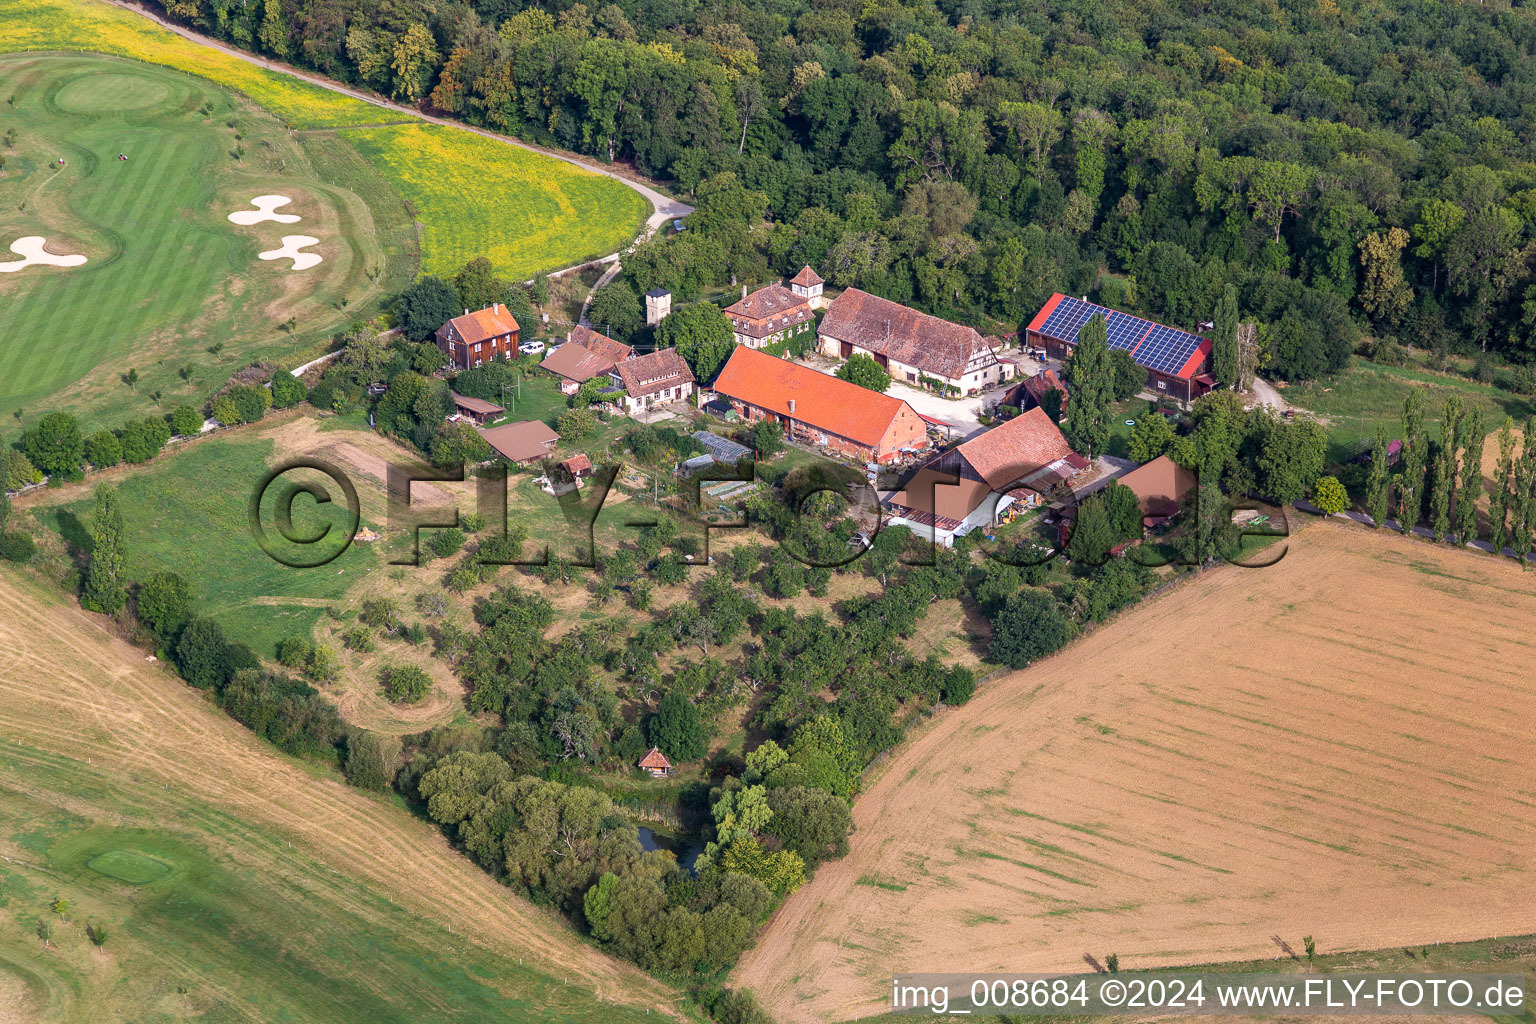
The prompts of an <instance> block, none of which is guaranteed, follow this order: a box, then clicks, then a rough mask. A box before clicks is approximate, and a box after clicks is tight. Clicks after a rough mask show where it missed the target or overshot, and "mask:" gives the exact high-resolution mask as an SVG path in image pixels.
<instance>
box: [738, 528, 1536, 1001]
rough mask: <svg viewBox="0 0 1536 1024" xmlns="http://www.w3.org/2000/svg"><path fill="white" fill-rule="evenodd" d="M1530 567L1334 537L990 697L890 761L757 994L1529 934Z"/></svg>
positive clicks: (1088, 644) (788, 925) (1533, 603)
mask: <svg viewBox="0 0 1536 1024" xmlns="http://www.w3.org/2000/svg"><path fill="white" fill-rule="evenodd" d="M1533 621H1536V576H1533V575H1530V574H1525V575H1522V574H1521V572H1520V571H1519V569H1518V568H1517V567H1516V566H1514V565H1512V564H1508V563H1500V562H1497V561H1495V560H1494V559H1492V558H1488V557H1482V556H1478V555H1474V554H1471V553H1466V552H1460V551H1456V550H1452V549H1449V548H1436V547H1433V546H1431V545H1428V544H1425V543H1422V542H1415V541H1410V540H1406V539H1404V538H1402V537H1399V536H1396V535H1391V536H1387V535H1382V534H1376V533H1373V532H1371V531H1368V530H1363V529H1359V528H1353V527H1342V526H1333V525H1331V524H1314V525H1310V526H1308V527H1307V528H1306V531H1305V533H1304V534H1303V535H1302V536H1300V537H1297V538H1293V539H1292V540H1291V542H1290V553H1289V555H1288V556H1287V557H1286V558H1285V559H1284V560H1283V561H1281V563H1280V564H1279V565H1278V566H1276V567H1274V568H1270V569H1264V570H1248V571H1244V570H1238V569H1231V568H1223V569H1219V570H1214V571H1213V572H1212V573H1210V574H1208V576H1207V577H1206V578H1204V579H1200V580H1196V581H1193V582H1192V583H1191V584H1189V585H1187V586H1184V587H1182V588H1180V589H1178V590H1175V591H1174V592H1172V593H1171V594H1169V595H1167V596H1165V597H1163V598H1161V599H1158V600H1155V601H1152V602H1149V603H1147V604H1145V605H1142V606H1140V607H1138V608H1136V609H1134V610H1133V611H1131V612H1130V613H1129V614H1128V615H1126V616H1125V617H1124V618H1122V619H1121V620H1120V621H1118V622H1115V623H1113V624H1111V625H1110V626H1108V627H1107V628H1104V629H1102V630H1100V631H1098V632H1096V633H1095V634H1093V635H1092V636H1090V637H1088V638H1086V639H1085V640H1084V641H1083V642H1082V643H1079V644H1076V645H1073V646H1072V647H1070V648H1068V649H1067V650H1066V651H1064V652H1063V653H1061V654H1060V655H1058V656H1056V657H1054V658H1052V659H1050V660H1048V661H1046V662H1043V663H1041V664H1039V665H1037V666H1034V667H1032V668H1030V669H1028V670H1026V671H1023V672H1019V673H1016V674H1014V675H1012V676H1010V677H1007V678H1005V679H1002V680H999V681H997V682H995V683H992V684H990V685H989V686H987V687H985V688H983V689H982V690H981V691H980V692H979V693H978V695H977V696H976V698H975V699H973V700H972V701H971V702H970V703H969V704H968V705H966V706H965V707H964V708H963V709H959V710H957V711H954V712H951V713H948V714H945V715H944V716H942V717H941V718H940V719H939V720H938V721H937V722H936V723H934V724H933V725H932V726H931V727H930V728H929V729H928V730H927V731H926V732H924V733H923V734H922V735H920V736H918V737H917V738H915V739H914V740H912V741H911V742H910V743H909V744H908V745H907V746H906V747H905V748H904V749H902V750H901V751H899V752H898V753H897V754H896V755H895V756H894V757H892V758H891V759H890V760H889V761H888V762H887V763H886V764H885V765H884V766H883V767H882V769H881V770H880V771H879V774H878V778H876V779H875V780H874V781H873V782H872V783H870V784H869V785H868V786H867V792H866V793H865V794H864V795H863V796H861V797H860V798H859V799H858V802H857V804H856V806H855V808H854V819H855V822H856V824H857V826H858V831H857V833H855V835H854V837H853V850H852V853H851V854H850V856H849V857H847V858H846V859H844V860H843V861H840V862H835V863H832V864H828V865H826V866H824V867H823V868H822V869H821V871H820V872H819V873H818V875H817V877H816V879H815V880H814V882H813V883H812V884H810V885H808V886H807V887H806V888H805V889H803V890H801V891H800V892H799V893H797V894H796V895H795V896H793V897H791V899H790V901H789V902H788V904H787V905H786V906H785V908H784V909H783V910H782V911H781V912H780V914H779V916H778V918H777V919H776V920H775V921H773V922H772V924H771V925H770V926H769V929H768V931H767V933H766V935H765V936H764V938H763V940H762V941H761V942H760V943H759V945H758V946H757V948H756V949H755V950H753V951H752V952H750V953H749V954H748V955H747V957H746V958H745V959H744V960H743V962H742V965H741V966H740V968H739V969H738V971H737V973H736V980H737V981H739V982H741V983H744V984H746V985H749V986H751V987H752V988H753V989H754V990H755V991H756V992H757V994H758V995H759V997H760V998H761V999H763V1001H764V1002H765V1004H766V1005H767V1006H768V1007H769V1009H770V1010H771V1011H772V1012H773V1013H774V1014H775V1015H776V1016H777V1017H778V1018H779V1019H780V1020H782V1021H807V1022H809V1021H824V1020H847V1019H850V1018H854V1017H862V1016H867V1015H869V1014H872V1013H876V1012H879V1011H880V1010H881V1009H882V1008H883V1005H884V1003H883V999H884V998H886V997H887V987H888V985H889V978H890V976H891V974H892V973H894V972H902V971H963V970H997V969H1009V970H1024V971H1027V970H1056V969H1072V970H1083V969H1084V966H1085V965H1084V960H1083V957H1084V954H1085V953H1091V954H1093V955H1095V956H1096V957H1097V958H1098V959H1099V960H1100V961H1102V960H1103V959H1104V957H1105V955H1106V954H1108V953H1111V952H1114V953H1118V954H1119V956H1120V958H1121V962H1122V964H1123V965H1124V966H1126V967H1149V966H1154V965H1177V964H1188V963H1204V962H1213V961H1225V960H1234V959H1250V958H1263V957H1268V956H1275V955H1278V950H1277V943H1276V937H1278V938H1279V939H1281V940H1283V941H1286V942H1288V943H1289V944H1290V945H1291V946H1292V947H1295V948H1297V949H1299V948H1300V947H1301V937H1302V936H1303V935H1307V934H1311V935H1314V936H1316V938H1317V942H1318V946H1319V948H1320V949H1322V950H1327V951H1337V950H1344V949H1371V948H1382V947H1392V946H1398V945H1402V944H1408V943H1414V944H1418V943H1434V942H1436V941H1451V940H1461V939H1472V938H1479V937H1485V936H1490V935H1496V934H1516V933H1523V932H1529V931H1531V930H1532V927H1533V923H1536V915H1533V912H1532V908H1531V904H1530V901H1529V900H1528V899H1526V898H1522V897H1520V896H1518V895H1517V894H1519V893H1526V894H1529V893H1530V892H1531V891H1532V878H1531V868H1532V867H1533V866H1536V783H1533V781H1532V780H1533V778H1536V744H1533V742H1532V740H1533V739H1536V727H1533V725H1532V721H1533V719H1532V712H1531V708H1532V687H1533V684H1532V682H1531V679H1532V672H1531V669H1530V666H1531V663H1532V653H1533V652H1532V646H1533V644H1532V640H1531V623H1532V622H1533Z"/></svg>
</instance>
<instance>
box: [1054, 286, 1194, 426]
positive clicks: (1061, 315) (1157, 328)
mask: <svg viewBox="0 0 1536 1024" xmlns="http://www.w3.org/2000/svg"><path fill="white" fill-rule="evenodd" d="M1095 314H1098V315H1101V316H1103V317H1104V321H1105V326H1106V327H1107V328H1108V331H1109V347H1110V348H1112V349H1121V350H1123V351H1126V352H1129V353H1130V354H1131V358H1132V359H1134V360H1136V364H1137V365H1138V366H1140V367H1141V368H1142V369H1144V370H1146V371H1147V390H1148V391H1151V392H1153V393H1154V394H1159V395H1169V396H1171V397H1173V398H1176V399H1178V400H1179V401H1181V402H1193V401H1194V400H1195V399H1197V398H1199V397H1200V396H1201V395H1203V394H1205V393H1206V392H1207V391H1209V390H1211V388H1213V387H1215V385H1216V382H1215V380H1214V379H1213V378H1212V377H1211V376H1210V373H1209V370H1210V364H1211V342H1210V339H1208V338H1202V337H1199V336H1198V335H1195V334H1191V333H1189V332H1188V331H1181V330H1179V329H1178V328H1176V327H1165V326H1163V325H1162V324H1159V323H1153V322H1152V321H1151V320H1143V319H1142V318H1141V317H1139V316H1132V315H1130V314H1129V313H1122V312H1120V311H1119V310H1115V309H1106V308H1105V307H1103V306H1096V305H1094V304H1093V303H1091V302H1087V301H1085V300H1083V299H1074V298H1072V297H1071V296H1070V295H1062V294H1061V293H1060V292H1057V293H1056V294H1055V295H1052V296H1051V297H1050V299H1049V300H1048V301H1047V302H1046V304H1045V305H1044V306H1041V307H1040V312H1038V313H1036V314H1035V318H1034V319H1033V320H1031V321H1030V322H1029V326H1028V327H1026V328H1025V329H1024V337H1025V343H1026V344H1027V345H1028V346H1030V347H1032V348H1043V349H1045V351H1046V354H1047V355H1049V356H1050V357H1051V358H1053V359H1065V358H1067V355H1068V353H1070V352H1071V351H1072V347H1073V346H1074V345H1076V344H1077V334H1078V331H1080V330H1082V328H1083V324H1085V323H1087V322H1088V321H1089V320H1090V319H1091V318H1092V317H1093V316H1094V315H1095Z"/></svg>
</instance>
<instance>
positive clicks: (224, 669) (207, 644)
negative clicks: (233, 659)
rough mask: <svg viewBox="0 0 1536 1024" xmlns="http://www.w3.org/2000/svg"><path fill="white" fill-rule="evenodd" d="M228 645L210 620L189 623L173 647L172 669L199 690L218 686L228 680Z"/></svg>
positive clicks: (219, 629) (218, 628)
mask: <svg viewBox="0 0 1536 1024" xmlns="http://www.w3.org/2000/svg"><path fill="white" fill-rule="evenodd" d="M228 664H229V641H228V640H226V639H225V637H224V630H223V628H222V627H221V626H220V625H219V624H218V623H217V622H214V621H213V620H212V619H201V618H200V619H193V620H192V621H191V622H189V623H187V628H186V629H184V630H182V633H181V640H180V642H178V643H177V644H176V668H177V669H178V670H179V671H180V672H181V677H182V678H183V679H185V680H186V681H187V682H189V683H191V684H192V685H193V686H195V687H197V688H198V689H200V690H211V689H214V688H215V687H218V686H222V685H223V684H224V681H225V680H226V679H227V678H229V674H228V673H229V668H228Z"/></svg>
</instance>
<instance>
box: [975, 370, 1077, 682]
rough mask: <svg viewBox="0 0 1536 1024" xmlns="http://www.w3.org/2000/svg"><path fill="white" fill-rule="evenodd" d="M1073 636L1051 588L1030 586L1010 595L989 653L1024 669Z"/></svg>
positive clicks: (995, 622)
mask: <svg viewBox="0 0 1536 1024" xmlns="http://www.w3.org/2000/svg"><path fill="white" fill-rule="evenodd" d="M1073 398H1074V400H1075V399H1076V395H1075V394H1074V396H1073ZM1070 639H1072V623H1071V622H1069V621H1068V620H1067V617H1066V616H1065V615H1063V614H1062V611H1061V606H1060V605H1058V604H1057V603H1056V599H1055V598H1054V597H1052V596H1051V593H1050V591H1048V590H1042V589H1040V588H1038V587H1026V588H1025V589H1024V590H1022V591H1020V592H1019V593H1017V594H1015V595H1013V596H1012V597H1010V598H1009V599H1008V602H1007V603H1006V604H1005V605H1003V608H1002V610H1001V611H999V612H998V613H997V617H996V618H995V619H993V620H992V640H991V642H990V643H989V644H988V645H987V656H988V657H989V658H991V659H992V660H993V661H996V662H1001V663H1002V664H1004V665H1007V666H1008V667H1009V668H1023V667H1025V666H1026V665H1028V664H1030V663H1031V662H1033V661H1037V660H1039V659H1040V658H1043V657H1045V656H1046V655H1047V654H1050V653H1051V652H1052V651H1055V650H1056V649H1057V648H1059V647H1061V646H1062V645H1063V644H1065V643H1066V642H1067V641H1068V640H1070Z"/></svg>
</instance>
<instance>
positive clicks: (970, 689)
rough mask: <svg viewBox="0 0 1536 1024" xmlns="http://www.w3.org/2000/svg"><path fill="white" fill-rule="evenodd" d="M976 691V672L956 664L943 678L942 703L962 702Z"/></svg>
mask: <svg viewBox="0 0 1536 1024" xmlns="http://www.w3.org/2000/svg"><path fill="white" fill-rule="evenodd" d="M975 692H976V673H974V672H972V671H971V670H970V669H968V668H966V667H965V666H964V665H956V666H955V667H954V668H952V669H950V670H949V674H948V675H947V676H946V677H945V678H944V703H945V704H964V703H965V702H966V701H968V700H970V699H971V695H972V694H974V693H975Z"/></svg>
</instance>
